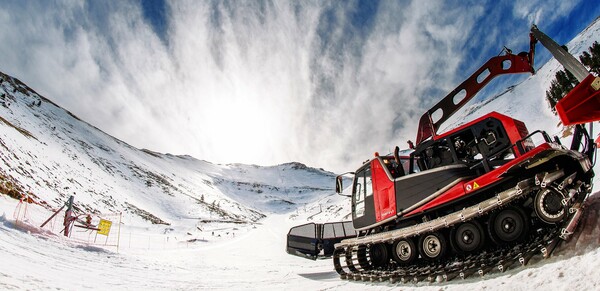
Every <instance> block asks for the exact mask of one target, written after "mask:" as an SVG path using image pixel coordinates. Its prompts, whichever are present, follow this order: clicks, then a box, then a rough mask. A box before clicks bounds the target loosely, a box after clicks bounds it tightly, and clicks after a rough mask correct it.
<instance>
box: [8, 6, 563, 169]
mask: <svg viewBox="0 0 600 291" xmlns="http://www.w3.org/2000/svg"><path fill="white" fill-rule="evenodd" d="M567 2H568V1H567ZM529 3H530V2H527V1H525V2H523V3H521V5H522V7H524V8H523V9H522V10H520V9H517V8H514V9H513V10H510V13H512V14H511V17H513V18H521V19H534V20H535V19H536V18H539V17H542V16H544V17H548V15H551V16H552V17H559V16H557V15H555V14H553V13H550V12H549V11H550V10H552V9H553V10H555V11H559V12H560V14H561V15H562V14H565V13H567V12H568V11H569V10H570V9H572V7H573V4H562V3H565V1H555V2H551V3H549V4H547V1H537V2H536V5H533V4H531V5H530V4H529ZM569 3H571V2H569ZM489 6H490V4H489V3H488V4H486V3H483V4H480V3H479V1H457V2H456V3H447V2H445V1H443V2H437V1H436V2H433V1H381V2H379V1H358V2H346V1H343V2H337V1H331V2H324V1H314V2H308V1H302V2H295V1H290V2H284V1H249V2H245V1H210V2H209V1H202V2H199V1H173V2H170V3H167V4H166V5H165V7H166V8H165V10H164V11H163V13H164V15H163V16H165V17H166V18H165V21H163V20H162V19H159V20H158V21H156V20H155V21H153V20H152V19H148V13H147V11H145V10H143V9H142V8H141V7H140V6H139V3H138V2H137V1H108V2H107V1H103V2H96V1H83V2H81V1H70V2H66V1H59V2H56V3H52V2H50V1H37V2H34V1H31V2H29V1H25V2H22V1H14V2H8V3H6V4H5V5H3V7H1V8H0V27H2V29H1V30H0V54H1V56H2V57H1V58H0V70H3V71H5V72H7V73H9V74H13V75H16V76H17V77H19V78H21V79H22V80H23V81H25V82H26V83H28V84H30V85H31V86H32V87H33V88H34V89H36V90H37V91H38V92H40V93H42V94H44V95H46V97H49V98H50V99H53V100H55V101H56V102H57V103H59V104H60V105H62V106H63V107H65V108H67V109H68V110H70V111H72V112H74V113H75V114H77V115H79V116H80V117H81V118H83V119H85V120H87V121H89V122H90V123H92V124H94V125H96V126H98V127H99V128H101V129H103V130H105V131H106V132H108V133H109V134H112V135H114V136H116V137H118V138H120V139H123V140H125V141H126V142H128V143H131V144H132V145H134V146H136V147H141V148H142V147H143V148H150V149H153V150H157V151H162V152H170V153H175V154H191V155H193V156H195V157H197V158H201V159H205V160H209V161H214V162H243V163H256V164H261V165H266V164H275V163H281V162H287V161H291V160H296V161H301V162H305V163H308V164H310V165H313V166H319V167H325V168H328V169H333V170H343V169H352V168H354V167H356V166H357V164H358V163H359V162H360V161H362V160H364V159H366V158H367V157H368V156H370V155H371V154H372V152H374V151H380V152H386V151H388V150H390V149H392V148H393V147H394V146H395V145H396V144H399V145H401V146H404V145H405V142H406V140H407V139H413V138H414V135H415V129H416V126H417V119H418V118H419V117H420V115H421V114H422V113H423V112H424V111H425V110H426V109H427V108H428V107H429V106H431V105H432V104H433V103H434V102H435V101H437V98H439V97H440V96H443V95H445V94H446V92H448V91H449V90H451V89H452V88H453V87H454V85H456V84H457V81H458V80H460V79H461V78H462V77H464V76H466V75H468V74H470V72H462V70H461V69H463V68H461V67H464V66H465V65H464V63H465V59H466V60H468V61H473V62H475V63H479V62H480V61H483V60H480V59H479V57H474V58H476V59H475V60H469V55H472V54H473V51H474V50H473V47H474V46H476V45H475V44H470V45H469V43H473V42H477V41H482V42H483V43H484V44H483V45H482V46H484V47H485V46H489V47H492V46H494V49H497V48H499V47H501V45H503V44H504V43H500V44H494V45H491V44H489V45H488V44H487V43H488V42H489V40H485V38H490V37H491V38H493V37H495V36H498V35H503V33H502V32H503V30H501V29H498V28H496V27H494V28H493V29H491V30H490V31H488V32H486V33H481V30H482V29H481V25H482V24H485V25H487V26H496V25H490V24H488V23H494V21H498V20H494V19H489V18H487V17H488V16H489V15H492V17H493V18H494V17H495V18H498V17H501V13H492V11H490V10H489ZM515 7H516V6H515ZM146 8H147V7H146ZM506 10H508V9H505V10H504V11H506ZM155 12H156V11H155ZM150 17H151V16H150ZM161 17H162V16H161ZM483 19H485V21H483ZM157 23H158V24H159V29H157ZM160 25H164V26H162V27H160ZM501 25H503V24H502V23H500V24H498V26H501ZM526 29H527V27H526V28H524V30H526ZM157 33H158V34H157ZM506 37H507V38H509V37H508V36H506ZM465 47H466V49H465ZM482 51H483V52H480V54H485V52H489V48H487V47H486V48H484V49H482ZM485 57H486V58H487V57H489V55H487V56H485ZM457 72H458V73H457Z"/></svg>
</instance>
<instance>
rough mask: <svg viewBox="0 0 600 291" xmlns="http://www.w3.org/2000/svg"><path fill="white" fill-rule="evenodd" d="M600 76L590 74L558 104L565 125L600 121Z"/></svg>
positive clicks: (557, 108)
mask: <svg viewBox="0 0 600 291" xmlns="http://www.w3.org/2000/svg"><path fill="white" fill-rule="evenodd" d="M598 89H600V78H596V77H595V76H594V75H592V74H590V75H588V76H587V77H586V78H585V79H584V80H583V81H582V82H581V83H579V85H577V86H576V87H575V88H573V90H571V92H569V94H567V95H566V96H565V97H563V98H562V99H561V100H560V101H558V103H557V104H556V112H558V116H559V117H560V120H561V121H562V123H563V124H564V125H573V124H582V123H588V122H593V121H600V90H598Z"/></svg>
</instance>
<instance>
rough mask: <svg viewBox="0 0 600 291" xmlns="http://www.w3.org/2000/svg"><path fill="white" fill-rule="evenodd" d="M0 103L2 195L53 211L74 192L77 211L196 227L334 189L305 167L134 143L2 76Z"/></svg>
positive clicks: (246, 217)
mask: <svg viewBox="0 0 600 291" xmlns="http://www.w3.org/2000/svg"><path fill="white" fill-rule="evenodd" d="M0 105H2V106H0V121H1V122H0V145H1V149H2V150H1V151H0V159H1V160H2V162H1V163H0V184H1V185H2V187H0V191H2V193H3V194H9V195H11V196H13V197H15V198H18V197H19V196H20V195H21V194H23V193H28V194H29V195H31V196H32V197H33V198H34V199H35V200H36V201H37V202H38V203H40V204H42V205H45V206H47V208H48V209H55V208H58V207H60V206H62V205H63V204H64V203H65V202H66V200H67V198H68V197H69V196H71V195H74V196H75V207H76V209H77V210H79V211H80V212H91V213H101V212H105V213H106V212H121V211H123V212H124V215H125V217H124V221H125V224H129V223H130V222H135V223H136V224H144V222H147V223H148V224H150V223H152V224H158V225H170V226H171V227H174V226H177V225H179V224H181V223H182V222H185V224H186V225H185V226H184V228H186V229H195V227H196V225H195V224H198V223H202V222H206V221H215V220H216V221H234V222H243V223H253V222H257V221H259V220H260V219H262V218H264V217H265V216H266V214H269V213H279V212H284V211H289V210H290V209H295V208H297V207H298V206H297V204H299V203H308V202H312V201H314V200H315V199H317V198H319V197H323V196H327V195H332V193H333V185H334V183H333V178H334V177H333V174H332V173H329V172H326V171H324V170H320V169H314V168H310V167H307V166H305V165H303V164H300V163H288V164H282V165H277V166H272V167H259V166H253V165H241V164H230V165H215V164H212V163H210V162H206V161H201V160H197V159H195V158H193V157H190V156H174V155H170V154H161V153H156V152H153V151H150V150H146V149H137V148H134V147H132V146H130V145H128V144H126V143H124V142H122V141H120V140H118V139H115V138H113V137H111V136H110V135H107V134H105V133H104V132H102V131H100V130H99V129H97V128H95V127H94V126H92V125H90V124H88V123H86V122H84V121H83V120H81V119H80V118H78V117H76V116H74V115H73V114H71V113H69V112H68V111H66V110H64V109H62V108H60V107H59V106H57V105H56V104H54V103H52V101H50V100H49V99H47V98H44V97H43V96H41V95H39V94H37V93H36V92H35V91H34V90H33V89H31V88H29V87H28V86H27V85H25V84H24V83H22V82H21V81H19V80H17V79H15V78H13V77H10V76H8V75H6V74H3V73H0ZM99 106H101V105H100V104H99ZM182 226H183V225H182ZM186 231H189V230H186Z"/></svg>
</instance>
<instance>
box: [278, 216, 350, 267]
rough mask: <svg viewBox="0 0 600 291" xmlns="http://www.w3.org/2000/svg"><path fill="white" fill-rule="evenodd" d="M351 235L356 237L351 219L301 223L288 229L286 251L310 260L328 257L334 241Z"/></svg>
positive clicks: (337, 241) (331, 251) (336, 241)
mask: <svg viewBox="0 0 600 291" xmlns="http://www.w3.org/2000/svg"><path fill="white" fill-rule="evenodd" d="M351 237H356V231H355V230H354V227H352V222H351V221H344V222H330V223H325V224H315V223H308V224H303V225H299V226H295V227H292V228H291V229H290V232H289V233H288V236H287V247H286V251H287V253H288V254H290V255H294V256H299V257H302V258H306V259H312V260H316V259H318V258H324V257H330V256H331V255H333V250H334V245H335V244H336V243H339V242H340V241H342V240H344V239H347V238H351Z"/></svg>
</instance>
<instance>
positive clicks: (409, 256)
mask: <svg viewBox="0 0 600 291" xmlns="http://www.w3.org/2000/svg"><path fill="white" fill-rule="evenodd" d="M417 255H418V252H417V248H416V247H415V243H414V242H413V241H412V239H410V238H404V239H401V240H399V241H396V242H394V244H393V245H392V258H393V259H394V261H396V262H397V263H398V264H400V265H408V264H410V263H412V262H413V261H414V260H415V258H416V257H417Z"/></svg>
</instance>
